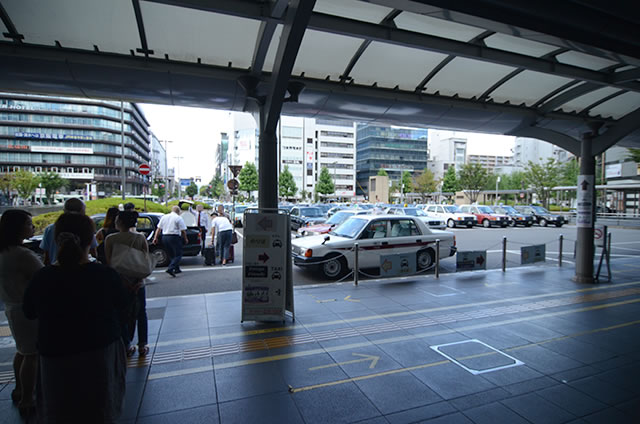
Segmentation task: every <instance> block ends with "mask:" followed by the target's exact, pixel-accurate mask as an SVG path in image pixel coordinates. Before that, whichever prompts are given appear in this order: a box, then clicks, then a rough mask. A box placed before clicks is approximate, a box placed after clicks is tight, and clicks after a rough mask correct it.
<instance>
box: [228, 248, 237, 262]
mask: <svg viewBox="0 0 640 424" xmlns="http://www.w3.org/2000/svg"><path fill="white" fill-rule="evenodd" d="M235 259H236V252H235V249H234V248H233V244H232V245H231V246H229V257H228V258H227V262H235Z"/></svg>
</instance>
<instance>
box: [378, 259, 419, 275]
mask: <svg viewBox="0 0 640 424" xmlns="http://www.w3.org/2000/svg"><path fill="white" fill-rule="evenodd" d="M415 273H416V255H415V254H404V255H402V254H399V255H385V256H380V276H381V277H398V276H403V275H411V274H415Z"/></svg>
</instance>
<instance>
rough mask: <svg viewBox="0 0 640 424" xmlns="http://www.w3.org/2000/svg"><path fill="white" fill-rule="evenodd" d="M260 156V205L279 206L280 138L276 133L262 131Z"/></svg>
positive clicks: (266, 206) (263, 206) (260, 206)
mask: <svg viewBox="0 0 640 424" xmlns="http://www.w3.org/2000/svg"><path fill="white" fill-rule="evenodd" d="M260 127H262V125H260ZM258 157H259V159H258V207H259V208H277V207H278V140H277V138H276V134H275V133H271V132H268V131H261V132H260V146H259V147H258Z"/></svg>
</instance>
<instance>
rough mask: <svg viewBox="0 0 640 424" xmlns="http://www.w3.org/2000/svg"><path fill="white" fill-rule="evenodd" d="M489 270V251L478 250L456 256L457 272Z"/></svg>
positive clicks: (459, 253)
mask: <svg viewBox="0 0 640 424" xmlns="http://www.w3.org/2000/svg"><path fill="white" fill-rule="evenodd" d="M477 269H487V251H486V250H476V251H468V252H458V253H457V254H456V271H473V270H477Z"/></svg>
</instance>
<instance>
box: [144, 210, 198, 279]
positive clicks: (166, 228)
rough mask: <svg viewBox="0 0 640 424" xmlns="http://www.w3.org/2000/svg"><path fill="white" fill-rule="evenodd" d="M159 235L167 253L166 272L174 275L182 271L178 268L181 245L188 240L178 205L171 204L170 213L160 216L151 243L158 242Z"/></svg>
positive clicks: (180, 258)
mask: <svg viewBox="0 0 640 424" xmlns="http://www.w3.org/2000/svg"><path fill="white" fill-rule="evenodd" d="M160 237H162V245H163V246H164V247H165V249H166V251H167V254H168V255H169V266H168V267H167V271H166V272H167V274H169V275H171V276H172V277H175V276H176V274H179V273H181V272H182V270H181V269H180V261H181V260H182V245H183V243H184V244H187V243H188V242H189V240H188V239H187V226H186V225H185V223H184V220H183V219H182V217H181V216H180V208H179V207H178V206H173V207H172V208H171V212H170V213H168V214H166V215H164V216H163V217H162V218H160V222H159V223H158V228H157V229H156V233H155V235H154V236H153V242H152V243H153V244H158V240H160Z"/></svg>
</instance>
